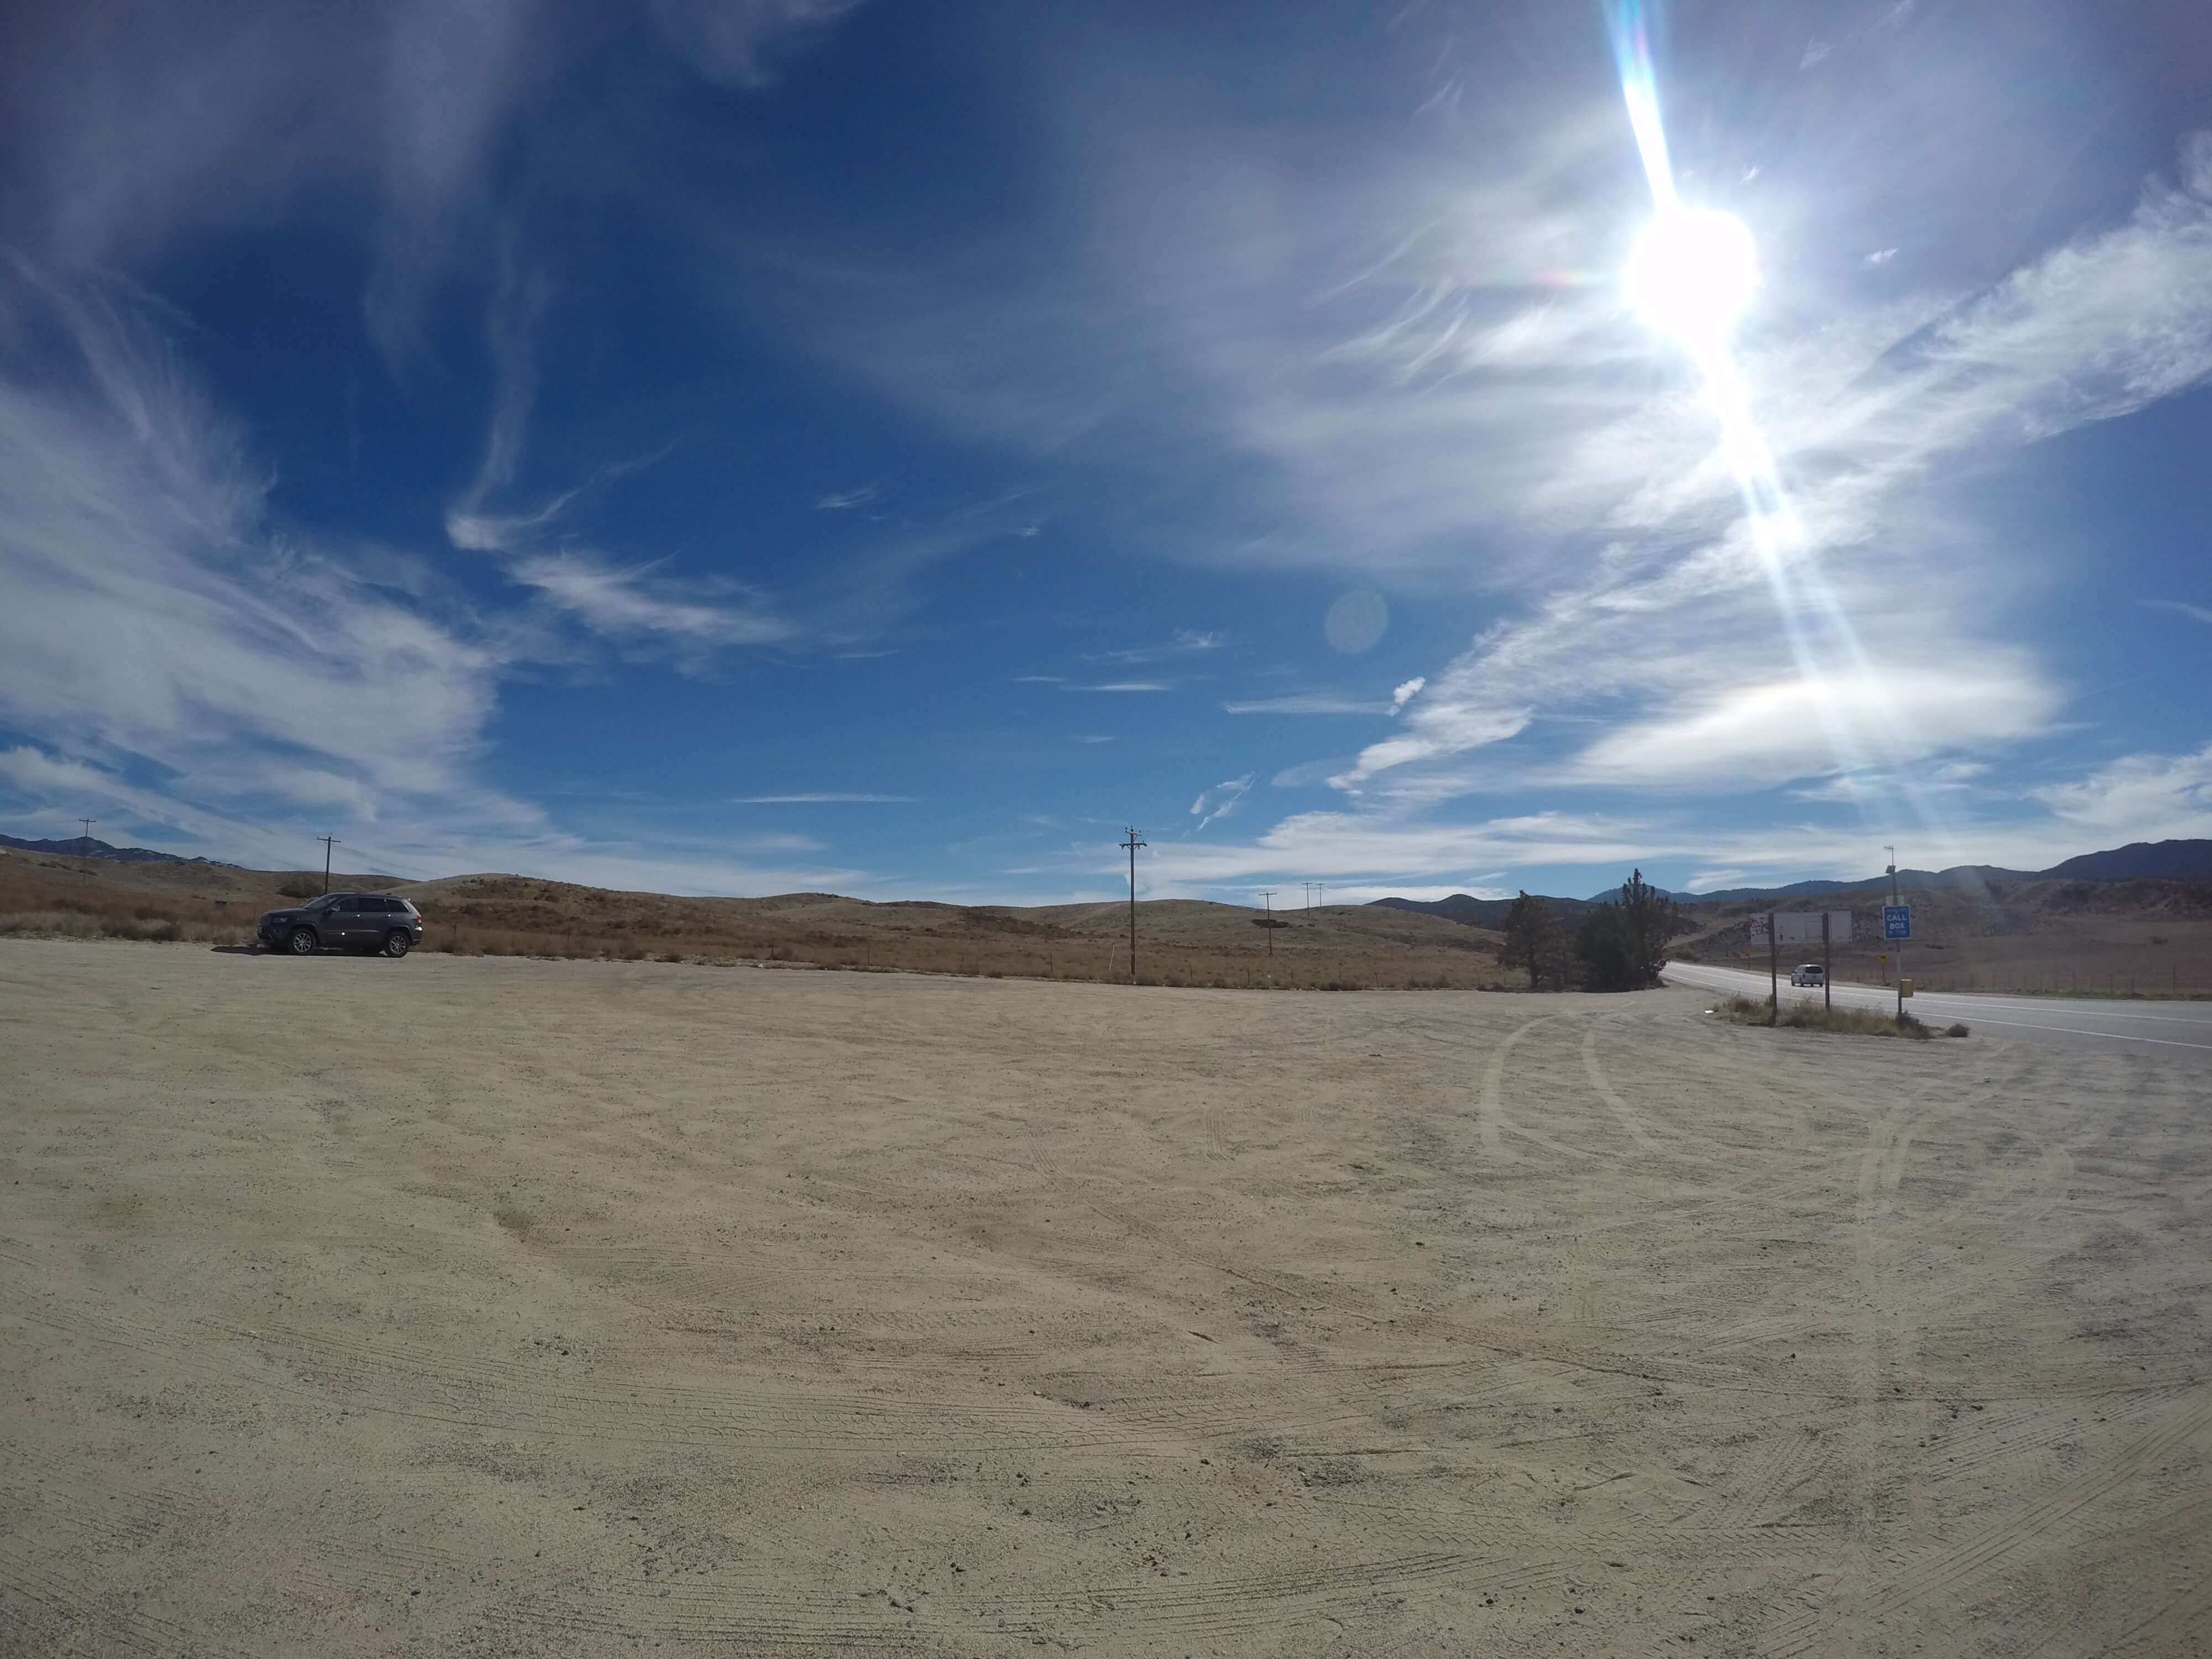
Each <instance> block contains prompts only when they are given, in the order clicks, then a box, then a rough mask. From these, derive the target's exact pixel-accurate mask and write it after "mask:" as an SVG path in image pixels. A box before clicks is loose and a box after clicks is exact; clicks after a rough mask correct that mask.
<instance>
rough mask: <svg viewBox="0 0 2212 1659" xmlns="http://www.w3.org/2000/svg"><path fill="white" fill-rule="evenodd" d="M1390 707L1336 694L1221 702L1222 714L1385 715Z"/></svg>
mask: <svg viewBox="0 0 2212 1659" xmlns="http://www.w3.org/2000/svg"><path fill="white" fill-rule="evenodd" d="M1390 708H1391V705H1390V704H1389V703H1387V702H1379V701H1377V700H1376V699H1375V698H1373V697H1355V696H1347V695H1346V694H1344V693H1342V692H1337V691H1293V692H1289V693H1286V694H1285V695H1284V696H1279V697H1249V698H1246V699H1245V700H1243V702H1225V703H1223V704H1222V705H1221V710H1222V712H1223V713H1224V714H1389V712H1390Z"/></svg>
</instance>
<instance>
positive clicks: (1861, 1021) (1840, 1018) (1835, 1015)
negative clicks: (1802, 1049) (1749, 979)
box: [1712, 997, 1972, 1042]
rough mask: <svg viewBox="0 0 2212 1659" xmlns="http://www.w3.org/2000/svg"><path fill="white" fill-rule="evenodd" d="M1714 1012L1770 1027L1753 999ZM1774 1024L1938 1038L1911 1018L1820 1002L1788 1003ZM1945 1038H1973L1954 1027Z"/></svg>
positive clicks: (1731, 1001)
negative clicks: (1836, 1006)
mask: <svg viewBox="0 0 2212 1659" xmlns="http://www.w3.org/2000/svg"><path fill="white" fill-rule="evenodd" d="M1712 1012H1714V1013H1716V1014H1718V1015H1719V1016H1720V1017H1721V1018H1723V1019H1727V1020H1733V1021H1734V1022H1735V1024H1738V1025H1765V1024H1768V1013H1769V1009H1768V1007H1767V1005H1766V1004H1765V1003H1764V1002H1760V1001H1758V1000H1754V999H1753V998H1751V997H1723V998H1722V999H1721V1000H1719V1001H1718V1002H1716V1003H1715V1004H1714V1005H1713V1007H1712ZM1773 1023H1774V1024H1778V1025H1786V1026H1789V1027H1790V1029H1791V1030H1798V1031H1840V1032H1842V1033H1844V1035H1846V1036H1890V1037H1895V1036H1901V1037H1912V1038H1915V1039H1917V1040H1919V1041H1922V1042H1925V1041H1926V1040H1927V1039H1928V1038H1929V1037H1932V1036H1936V1028H1935V1027H1934V1026H1932V1025H1930V1024H1928V1022H1927V1021H1925V1020H1923V1019H1921V1018H1917V1016H1915V1015H1912V1014H1905V1015H1904V1016H1902V1017H1901V1018H1899V1017H1893V1016H1891V1015H1889V1014H1885V1013H1883V1012H1881V1011H1880V1010H1878V1009H1874V1008H1857V1007H1841V1008H1824V1007H1822V1006H1820V1004H1819V1003H1817V1002H1785V1003H1784V1004H1783V1005H1782V1007H1781V1010H1780V1018H1778V1019H1777V1020H1775V1021H1774V1022H1773ZM1942 1035H1943V1036H1950V1037H1962V1036H1972V1028H1970V1027H1968V1026H1966V1025H1963V1024H1951V1025H1948V1026H1946V1027H1945V1028H1944V1030H1943V1032H1942Z"/></svg>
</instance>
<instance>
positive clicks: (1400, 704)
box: [1390, 674, 1429, 714]
mask: <svg viewBox="0 0 2212 1659" xmlns="http://www.w3.org/2000/svg"><path fill="white" fill-rule="evenodd" d="M1428 683H1429V682H1428V680H1427V678H1426V677H1425V676H1423V675H1420V674H1416V675H1414V676H1413V678H1411V679H1410V680H1406V681H1402V682H1401V683H1400V684H1398V685H1396V686H1395V687H1393V688H1392V689H1391V692H1390V712H1391V713H1392V714H1396V713H1397V712H1398V711H1399V710H1400V709H1401V708H1404V707H1405V706H1406V705H1407V703H1409V702H1412V701H1413V699H1414V698H1415V697H1417V696H1420V694H1421V688H1422V687H1423V686H1425V685H1426V684H1428Z"/></svg>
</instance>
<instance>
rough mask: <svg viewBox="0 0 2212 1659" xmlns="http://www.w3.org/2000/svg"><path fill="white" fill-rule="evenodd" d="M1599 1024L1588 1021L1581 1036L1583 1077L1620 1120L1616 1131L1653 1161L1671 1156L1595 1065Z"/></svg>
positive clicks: (1640, 1115) (1610, 1080) (1598, 1065)
mask: <svg viewBox="0 0 2212 1659" xmlns="http://www.w3.org/2000/svg"><path fill="white" fill-rule="evenodd" d="M1600 1024H1601V1022H1598V1021H1592V1022H1591V1024H1590V1028H1589V1030H1587V1031H1584V1032H1583V1075H1584V1076H1586V1077H1587V1078H1589V1085H1590V1087H1591V1088H1592V1089H1594V1090H1595V1091H1597V1097H1598V1098H1599V1099H1600V1100H1601V1101H1603V1102H1604V1103H1606V1105H1607V1108H1608V1109H1611V1111H1612V1113H1613V1116H1615V1117H1617V1118H1619V1119H1620V1127H1621V1128H1622V1130H1623V1131H1624V1132H1626V1134H1627V1136H1628V1138H1629V1139H1631V1140H1632V1141H1634V1142H1635V1143H1636V1144H1637V1145H1638V1146H1641V1147H1642V1148H1643V1149H1644V1151H1645V1152H1650V1153H1651V1154H1652V1155H1653V1156H1654V1157H1656V1158H1667V1157H1671V1156H1673V1154H1672V1152H1670V1151H1669V1149H1668V1148H1667V1147H1666V1146H1662V1145H1661V1144H1660V1143H1659V1141H1658V1140H1657V1139H1656V1138H1654V1136H1653V1135H1652V1133H1651V1131H1650V1127H1649V1126H1648V1125H1647V1124H1646V1123H1645V1122H1644V1117H1643V1115H1642V1114H1641V1113H1639V1112H1638V1111H1637V1110H1636V1109H1634V1108H1633V1107H1632V1106H1630V1105H1629V1103H1627V1102H1626V1101H1625V1100H1623V1099H1622V1098H1621V1097H1620V1091H1617V1090H1616V1089H1614V1087H1613V1081H1612V1079H1609V1078H1607V1076H1606V1074H1605V1068H1604V1067H1603V1066H1601V1065H1600V1064H1599V1063H1598V1058H1597V1034H1598V1030H1599V1027H1600Z"/></svg>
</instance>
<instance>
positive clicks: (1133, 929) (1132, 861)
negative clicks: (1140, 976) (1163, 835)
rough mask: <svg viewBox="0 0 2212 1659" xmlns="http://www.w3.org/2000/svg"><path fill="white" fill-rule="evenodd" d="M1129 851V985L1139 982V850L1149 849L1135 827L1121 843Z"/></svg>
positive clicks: (1146, 842) (1149, 844)
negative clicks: (1142, 848)
mask: <svg viewBox="0 0 2212 1659" xmlns="http://www.w3.org/2000/svg"><path fill="white" fill-rule="evenodd" d="M1121 845H1122V846H1124V847H1126V848H1128V849H1129V983H1130V984H1132V985H1134V984H1135V983H1136V982H1137V849H1138V848H1139V847H1149V846H1151V845H1152V843H1151V842H1148V841H1139V840H1138V839H1137V831H1136V829H1135V828H1134V827H1133V826H1132V828H1131V829H1130V830H1129V839H1128V840H1127V841H1125V842H1122V843H1121Z"/></svg>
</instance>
